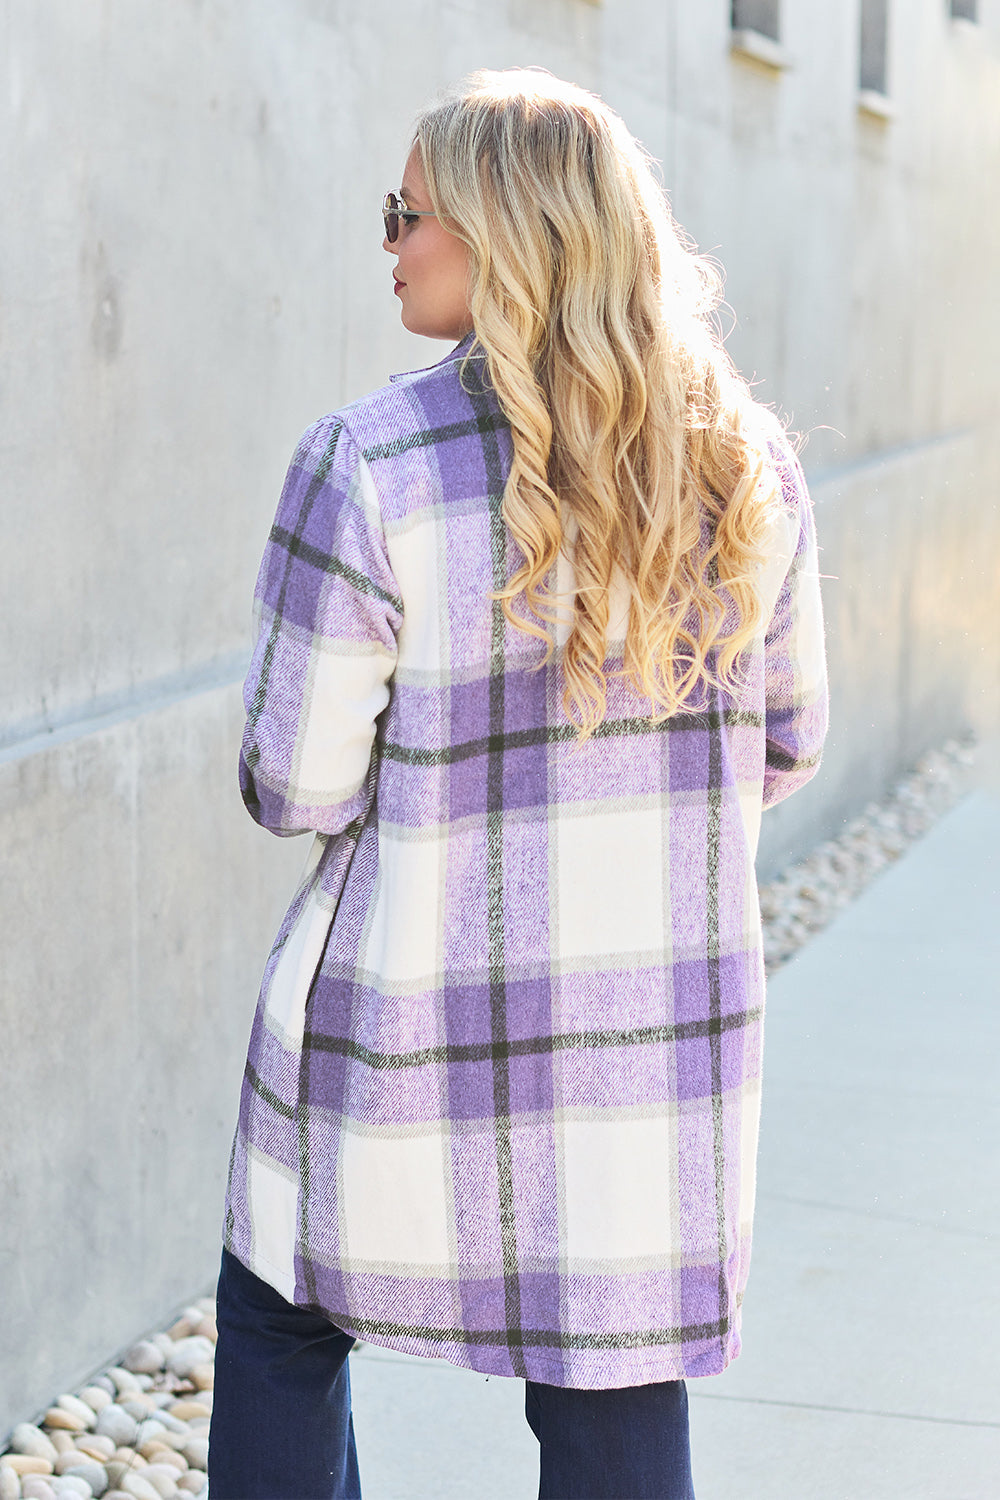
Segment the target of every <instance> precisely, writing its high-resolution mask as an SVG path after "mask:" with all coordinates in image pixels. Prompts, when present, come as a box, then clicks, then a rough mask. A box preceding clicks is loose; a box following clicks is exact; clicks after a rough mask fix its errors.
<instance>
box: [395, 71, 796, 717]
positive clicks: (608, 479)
mask: <svg viewBox="0 0 1000 1500" xmlns="http://www.w3.org/2000/svg"><path fill="white" fill-rule="evenodd" d="M415 139H416V144H417V145H418V147H419V149H420V152H421V156H422V159H423V166H424V174H425V179H426V182H427V187H428V191H429V193H430V196H431V201H432V203H433V206H434V208H435V210H436V211H437V213H438V214H439V215H440V216H441V217H442V221H443V222H445V223H446V224H447V227H448V228H449V229H450V230H452V232H453V233H455V234H457V235H459V236H460V237H461V238H462V239H463V240H464V241H465V242H466V243H467V244H468V246H469V248H470V250H471V252H472V253H471V257H470V260H471V267H472V269H471V306H472V315H473V322H474V326H475V331H476V339H477V343H478V344H479V345H481V346H482V348H483V350H484V351H485V354H486V360H487V368H488V373H489V378H490V380H491V381H492V384H493V386H494V388H495V390H496V392H497V396H498V398H499V400H500V403H501V405H502V407H503V410H504V413H505V415H506V417H507V418H508V420H509V422H510V426H511V434H512V440H513V450H514V453H513V463H512V466H511V470H510V475H509V478H508V481H507V485H506V489H505V493H504V502H503V514H504V519H505V521H506V523H507V525H508V527H509V529H510V532H511V535H512V536H513V538H514V541H515V542H516V544H517V547H518V548H519V550H520V553H521V556H522V558H523V561H522V564H521V566H520V567H519V568H518V569H517V571H516V572H515V574H514V576H513V578H512V579H511V581H510V583H509V585H508V586H507V587H506V588H505V589H503V590H502V591H501V592H500V593H499V594H498V595H497V597H498V598H499V599H500V600H501V601H502V604H503V609H504V612H505V614H506V616H507V618H508V619H509V620H510V621H511V622H512V624H514V625H515V626H517V627H518V628H519V629H521V630H524V631H526V632H528V633H529V634H533V635H535V636H537V637H539V638H540V640H542V641H544V642H545V652H544V655H542V656H541V658H540V663H539V664H541V663H542V662H544V661H545V660H547V659H548V657H549V656H550V655H551V653H552V652H553V650H554V649H555V624H556V620H557V617H558V614H559V609H560V602H559V600H558V598H557V597H556V595H555V593H554V578H555V566H556V563H557V559H558V556H559V552H560V548H561V547H562V548H564V550H568V553H569V555H570V557H571V560H572V565H573V574H574V586H575V593H574V598H573V601H572V615H571V620H570V622H569V630H568V637H567V639H566V642H565V646H564V647H563V648H562V657H561V660H562V666H563V670H564V674H565V682H566V688H565V696H564V708H565V711H566V713H567V716H568V717H569V719H570V720H571V721H572V722H573V723H574V724H576V726H577V727H578V729H579V730H580V731H581V734H583V735H589V734H591V733H592V732H593V731H594V730H595V729H596V728H597V726H598V725H599V724H600V723H601V721H602V720H603V719H604V717H605V715H606V712H607V689H608V679H609V677H612V676H615V675H624V676H626V677H627V678H628V679H629V680H630V681H631V682H632V683H633V685H634V686H635V688H636V690H637V691H638V692H639V693H641V694H642V695H643V696H644V697H645V698H646V699H647V700H648V715H649V717H650V718H652V719H661V718H665V717H667V716H669V715H671V714H675V713H678V712H681V711H685V710H687V711H689V712H690V711H693V710H695V709H697V708H701V707H704V705H705V701H706V693H707V691H708V690H709V689H711V688H713V687H714V688H718V689H720V690H722V691H733V690H735V688H736V687H737V685H738V682H739V664H740V657H741V654H742V653H743V652H744V650H745V649H746V648H747V646H749V644H750V643H751V641H753V639H754V638H755V636H757V635H758V634H759V632H760V630H761V629H762V628H763V624H764V621H763V619H762V606H761V602H760V598H759V595H758V591H757V589H756V587H755V579H756V575H757V573H758V571H759V570H760V568H761V566H762V564H763V562H764V558H765V553H766V548H765V539H766V532H767V528H768V524H769V520H770V517H771V516H772V514H773V513H774V509H775V503H776V496H777V493H778V486H777V480H776V477H775V473H774V470H773V467H772V464H771V460H770V455H769V451H768V438H769V437H770V438H775V437H778V436H779V435H780V428H779V426H778V424H777V422H776V420H775V419H774V418H773V417H772V416H770V414H769V413H767V412H766V411H765V410H764V409H763V408H761V407H759V406H758V405H757V404H756V403H755V402H754V401H753V399H752V397H751V395H750V391H749V389H748V387H747V386H746V384H745V382H744V381H743V380H742V379H741V378H740V376H739V375H738V374H737V372H736V370H735V369H734V367H733V365H732V362H731V361H730V359H729V357H728V355H727V354H726V353H725V350H724V349H723V347H722V344H721V342H720V339H719V336H718V332H717V330H716V327H715V315H716V311H717V309H718V307H719V305H720V302H721V296H722V286H721V279H720V277H719V275H718V272H717V271H716V270H715V268H714V267H713V266H712V265H711V264H710V263H709V262H708V261H707V260H705V259H703V258H702V257H700V256H698V255H696V254H695V253H694V252H693V249H692V248H691V247H690V245H689V244H688V243H687V242H686V241H685V239H684V237H683V236H682V233H681V231H680V230H679V229H678V227H677V226H676V225H675V224H674V222H673V220H672V218H671V215H670V210H669V208H668V206H667V202H666V199H665V196H664V194H663V191H662V189H661V188H660V186H659V183H658V182H657V180H656V177H655V175H654V170H653V165H652V163H651V160H650V158H649V157H648V156H647V154H646V153H645V152H644V150H643V148H642V147H641V146H640V145H639V144H638V142H637V141H635V139H634V138H633V137H632V136H631V135H630V133H629V131H628V130H627V129H626V127H625V125H624V123H623V122H622V120H621V119H620V118H619V117H618V116H617V115H616V114H615V113H614V111H613V110H611V109H609V108H608V106H607V105H605V104H604V103H603V102H602V101H601V100H600V99H598V98H597V97H596V96H595V95H593V94H590V93H587V92H586V91H585V90H584V89H581V88H577V87H576V86H575V85H573V84H569V83H564V82H562V81H561V80H559V79H556V78H553V77H552V76H551V75H550V74H548V73H546V72H544V71H543V70H541V69H537V70H536V69H533V68H532V69H511V70H509V71H507V72H501V73H494V72H480V73H474V74H473V75H472V76H471V77H470V78H468V79H467V80H466V81H465V83H464V84H463V85H461V86H460V87H459V89H458V90H456V91H454V92H452V93H449V94H447V95H445V96H444V97H442V98H441V99H440V100H439V101H438V102H437V103H435V104H433V105H432V106H431V107H430V108H429V109H427V110H426V111H425V112H424V113H423V114H422V115H421V116H420V118H419V119H418V121H417V125H416V134H415ZM570 521H572V525H570V524H569V523H570ZM570 538H571V540H570ZM616 587H617V588H618V589H624V590H625V593H626V596H627V599H628V612H627V619H628V623H627V631H626V635H625V642H624V648H623V654H621V655H620V656H618V657H615V656H611V655H609V612H610V600H611V597H612V591H613V589H614V588H616Z"/></svg>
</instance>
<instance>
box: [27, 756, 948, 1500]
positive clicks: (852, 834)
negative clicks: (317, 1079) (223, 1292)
mask: <svg viewBox="0 0 1000 1500" xmlns="http://www.w3.org/2000/svg"><path fill="white" fill-rule="evenodd" d="M972 765H973V753H972V748H971V745H970V744H969V743H967V742H963V741H958V740H950V741H949V742H948V743H947V744H946V745H944V746H942V747H941V749H940V750H936V751H934V752H932V753H931V754H929V755H927V756H926V757H925V758H924V759H923V760H922V761H921V762H920V763H919V765H918V766H917V768H916V770H915V771H913V772H912V773H911V774H910V775H909V776H907V777H905V778H904V779H903V780H902V781H900V782H899V783H898V784H897V786H896V787H895V788H894V790H893V791H892V793H891V794H890V795H889V797H887V798H886V799H885V801H883V802H880V803H872V804H871V805H870V806H869V807H867V808H866V809H865V811H864V812H863V813H862V814H861V816H860V817H858V818H855V819H854V820H853V822H851V823H849V824H848V826H847V828H846V829H845V830H844V832H843V833H842V834H840V835H839V836H838V837H837V838H835V839H830V840H828V841H827V842H826V843H824V844H820V845H819V846H818V848H816V849H814V850H813V851H812V853H811V854H810V855H808V857H807V858H806V859H804V860H801V861H800V862H799V863H798V864H796V865H792V866H791V867H790V868H788V869H787V870H785V871H784V873H783V874H782V875H781V876H780V877H779V878H778V879H777V880H773V881H771V882H770V883H769V884H767V885H763V886H762V887H761V892H760V896H761V914H762V918H763V925H764V954H765V962H766V965H767V969H768V972H769V973H773V972H774V970H775V969H777V968H779V967H780V966H781V965H782V964H783V963H785V962H786V961H787V959H789V958H790V957H791V956H792V954H793V953H795V952H796V951H797V949H799V948H801V947H802V945H803V944H804V943H806V942H807V941H808V940H809V938H810V937H811V936H812V935H813V934H814V933H816V932H818V931H819V930H820V929H821V928H822V927H825V926H826V925H827V923H828V922H829V921H830V920H831V919H832V918H833V917H834V916H835V915H836V913H837V912H838V911H839V910H840V909H841V908H842V907H844V906H846V905H847V904H848V902H850V901H851V900H853V899H854V897H855V896H857V895H858V894H859V893H860V892H861V891H862V890H863V889H864V887H865V886H866V885H868V883H869V882H870V881H871V880H872V879H873V878H874V877H875V876H876V875H877V874H878V873H879V872H880V871H881V870H883V869H885V867H886V866H887V865H889V864H891V863H892V862H893V860H895V859H898V858H899V856H900V854H902V853H903V851H904V850H905V849H906V848H907V847H908V845H909V844H911V843H913V842H914V840H915V839H917V838H919V837H920V835H921V834H923V833H925V832H926V831H927V829H928V828H929V827H930V826H931V824H932V823H934V822H935V821H936V819H937V818H939V817H940V816H941V815H942V813H944V812H946V811H947V810H948V808H950V807H952V806H953V805H954V804H955V803H956V802H957V801H958V799H959V798H960V797H961V796H962V795H963V793H964V792H965V791H966V790H967V789H968V787H969V784H970V780H971V777H970V771H971V767H972ZM214 1315H215V1304H214V1303H213V1301H212V1299H211V1298H210V1297H204V1298H201V1299H200V1300H199V1301H197V1302H195V1303H194V1304H192V1306H191V1307H189V1308H186V1309H185V1310H184V1312H183V1313H182V1314H181V1316H180V1318H179V1319H178V1320H177V1321H176V1322H174V1323H173V1324H172V1325H171V1327H169V1328H168V1329H166V1330H165V1331H164V1332H162V1333H156V1334H153V1335H152V1336H151V1337H150V1338H148V1339H142V1340H141V1341H140V1342H139V1343H137V1344H135V1345H134V1346H133V1347H132V1348H131V1349H130V1350H129V1351H128V1353H127V1354H125V1355H124V1356H123V1358H122V1361H121V1364H120V1365H115V1366H113V1367H112V1368H111V1369H109V1370H106V1371H105V1372H104V1373H103V1374H102V1375H99V1376H97V1377H96V1378H95V1379H94V1380H93V1381H92V1382H91V1383H90V1384H89V1385H86V1386H84V1387H83V1389H82V1390H80V1391H78V1392H77V1393H76V1394H75V1395H71V1394H69V1393H66V1394H65V1395H62V1396H58V1397H57V1398H56V1401H55V1404H54V1405H53V1406H51V1407H49V1409H48V1411H47V1412H46V1413H45V1415H44V1416H43V1417H41V1418H40V1420H39V1422H38V1423H37V1425H36V1424H34V1423H29V1422H22V1423H20V1424H19V1425H18V1426H17V1427H15V1428H14V1431H13V1433H12V1434H11V1436H10V1446H9V1450H8V1451H7V1452H5V1453H2V1454H0V1500H95V1497H102V1500H172V1497H174V1496H177V1497H178V1500H188V1497H192V1496H200V1497H201V1500H208V1478H207V1475H206V1473H205V1466H206V1462H207V1458H208V1427H209V1420H210V1418H211V1414H212V1382H213V1370H214V1357H215V1316H214Z"/></svg>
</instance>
